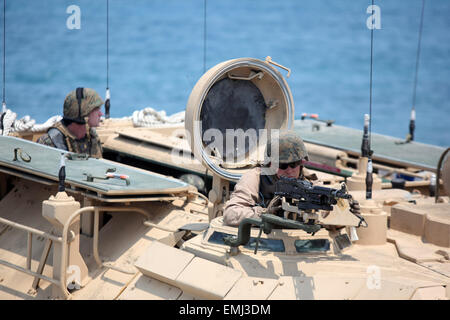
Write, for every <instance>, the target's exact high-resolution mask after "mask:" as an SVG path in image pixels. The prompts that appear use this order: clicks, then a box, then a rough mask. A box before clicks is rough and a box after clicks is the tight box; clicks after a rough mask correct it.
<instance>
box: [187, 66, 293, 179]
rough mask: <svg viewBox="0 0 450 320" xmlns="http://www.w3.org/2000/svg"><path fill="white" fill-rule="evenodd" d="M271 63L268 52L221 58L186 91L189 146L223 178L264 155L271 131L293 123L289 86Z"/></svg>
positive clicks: (231, 176)
mask: <svg viewBox="0 0 450 320" xmlns="http://www.w3.org/2000/svg"><path fill="white" fill-rule="evenodd" d="M270 63H272V64H274V63H273V62H272V61H271V60H270V57H268V58H267V59H266V61H261V60H257V59H252V58H240V59H234V60H228V61H225V62H222V63H220V64H218V65H216V66H214V67H213V68H211V69H210V70H208V71H207V72H206V73H205V74H204V75H203V76H202V77H201V78H200V80H199V81H198V82H197V83H196V85H195V87H194V89H193V90H192V92H191V95H190V96H189V100H188V103H187V107H186V121H185V127H186V129H187V131H188V132H189V134H190V137H189V139H188V140H189V142H190V146H191V150H192V151H193V153H194V154H195V156H196V158H197V159H199V160H200V159H201V160H200V161H202V162H203V164H204V165H205V166H206V167H207V168H209V169H210V170H212V172H214V173H215V174H217V175H219V176H220V177H222V178H224V179H227V180H238V179H239V178H240V176H241V174H242V169H243V168H245V167H246V166H248V165H249V164H250V165H252V164H255V163H258V162H260V161H262V160H263V158H264V149H265V145H266V141H267V139H269V138H270V133H271V131H272V130H273V129H288V128H290V127H291V126H292V123H293V117H294V102H293V99H292V94H291V91H290V89H289V86H288V85H287V83H286V81H285V80H284V78H283V76H282V75H281V74H280V73H279V72H278V71H277V70H276V69H275V68H274V67H272V66H271V64H270Z"/></svg>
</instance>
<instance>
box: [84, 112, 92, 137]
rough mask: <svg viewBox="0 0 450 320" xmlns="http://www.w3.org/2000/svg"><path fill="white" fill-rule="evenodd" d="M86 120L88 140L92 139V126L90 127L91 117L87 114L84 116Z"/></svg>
mask: <svg viewBox="0 0 450 320" xmlns="http://www.w3.org/2000/svg"><path fill="white" fill-rule="evenodd" d="M84 122H85V123H86V137H87V139H88V140H90V139H91V133H90V131H91V130H90V127H89V117H88V116H86V117H84Z"/></svg>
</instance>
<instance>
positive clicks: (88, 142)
mask: <svg viewBox="0 0 450 320" xmlns="http://www.w3.org/2000/svg"><path fill="white" fill-rule="evenodd" d="M37 143H40V144H44V145H47V146H50V147H54V148H58V149H62V150H67V151H70V152H75V153H86V154H88V155H90V156H91V157H94V158H101V157H102V146H101V144H100V139H99V137H98V135H97V132H96V131H95V129H94V128H90V129H89V136H88V135H86V136H85V137H84V138H82V139H77V138H76V137H75V136H74V135H73V134H71V133H70V132H69V130H68V129H67V128H66V127H65V126H64V125H63V124H62V123H61V121H60V122H58V123H56V124H55V125H54V126H53V127H51V128H50V129H48V131H47V133H46V134H44V135H42V136H41V137H39V139H38V140H37Z"/></svg>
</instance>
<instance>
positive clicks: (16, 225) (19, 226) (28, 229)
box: [0, 218, 62, 243]
mask: <svg viewBox="0 0 450 320" xmlns="http://www.w3.org/2000/svg"><path fill="white" fill-rule="evenodd" d="M0 223H3V224H6V225H8V226H11V227H14V228H16V229H19V230H23V231H26V232H31V233H33V234H35V235H38V236H41V237H44V238H47V239H50V240H52V241H55V242H59V243H62V237H56V236H54V235H51V234H48V233H46V232H44V231H41V230H38V229H34V228H32V227H28V226H25V225H23V224H20V223H17V222H13V221H9V220H6V219H4V218H0Z"/></svg>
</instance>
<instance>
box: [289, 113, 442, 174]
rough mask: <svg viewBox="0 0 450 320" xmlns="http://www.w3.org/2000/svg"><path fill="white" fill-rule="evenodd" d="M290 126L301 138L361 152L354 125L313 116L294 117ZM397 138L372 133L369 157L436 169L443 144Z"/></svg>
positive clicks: (358, 131)
mask: <svg viewBox="0 0 450 320" xmlns="http://www.w3.org/2000/svg"><path fill="white" fill-rule="evenodd" d="M294 130H295V131H296V132H297V133H298V134H300V136H301V137H302V138H303V140H304V141H306V142H310V143H314V144H318V145H322V146H327V147H331V148H336V149H341V150H346V151H348V152H352V153H354V154H360V153H361V141H362V136H363V132H362V131H361V130H357V129H351V128H347V127H342V126H337V125H334V124H333V125H332V126H327V125H326V124H323V123H320V122H317V121H314V120H307V119H305V120H295V121H294ZM400 141H401V139H396V138H392V137H389V136H384V135H381V134H376V133H372V150H373V151H374V154H373V159H374V160H379V161H384V162H388V163H392V164H400V165H410V166H414V167H418V168H422V169H425V170H431V171H436V167H437V165H438V161H439V157H440V156H441V155H442V153H443V152H444V151H445V149H444V148H441V147H437V146H432V145H427V144H423V143H418V142H414V141H412V142H409V143H401V144H399V143H398V142H400Z"/></svg>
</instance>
